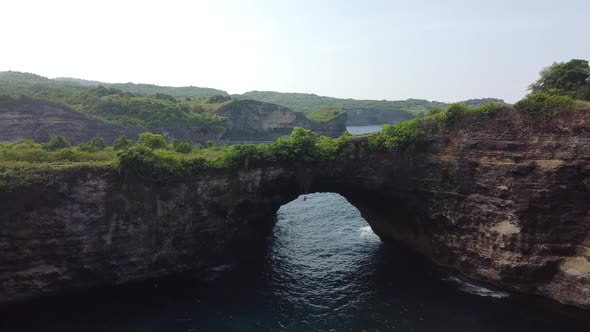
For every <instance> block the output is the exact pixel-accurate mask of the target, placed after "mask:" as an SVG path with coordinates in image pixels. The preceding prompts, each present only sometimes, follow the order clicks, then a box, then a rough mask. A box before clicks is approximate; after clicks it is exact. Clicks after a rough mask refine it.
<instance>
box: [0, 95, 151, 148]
mask: <svg viewBox="0 0 590 332" xmlns="http://www.w3.org/2000/svg"><path fill="white" fill-rule="evenodd" d="M140 132H143V131H140V130H139V129H137V128H132V127H125V126H121V125H116V124H111V123H106V122H103V121H101V120H98V119H95V118H91V117H89V116H86V115H84V114H81V113H78V112H75V111H72V110H69V109H67V108H65V107H63V106H59V105H55V104H51V103H45V102H35V101H26V102H18V103H2V102H0V141H18V140H22V139H27V138H30V139H33V140H35V141H37V142H41V143H44V142H47V141H48V140H49V138H51V137H52V136H56V135H61V136H64V137H66V138H67V139H69V140H70V141H71V142H72V143H74V144H78V143H81V142H84V141H88V140H90V139H92V138H94V137H97V136H100V137H102V138H104V140H105V141H106V142H107V143H108V144H111V143H112V142H113V141H114V140H115V139H116V138H117V137H118V136H120V135H127V136H130V137H134V136H137V134H138V133H140Z"/></svg>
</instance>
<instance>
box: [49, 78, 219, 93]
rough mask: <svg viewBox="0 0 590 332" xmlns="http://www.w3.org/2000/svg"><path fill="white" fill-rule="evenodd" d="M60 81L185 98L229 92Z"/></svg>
mask: <svg viewBox="0 0 590 332" xmlns="http://www.w3.org/2000/svg"><path fill="white" fill-rule="evenodd" d="M54 80H55V81H58V82H63V83H67V84H71V85H81V86H90V87H96V86H99V85H102V86H104V87H109V88H115V89H118V90H121V91H123V92H130V93H137V94H145V95H152V94H157V93H163V94H167V95H170V96H173V97H178V98H183V97H190V98H209V97H212V96H215V95H221V96H227V95H228V93H227V92H225V91H223V90H217V89H211V88H199V87H196V86H183V87H172V86H159V85H154V84H141V83H139V84H138V83H105V82H99V81H89V80H82V79H79V78H69V77H58V78H56V79H54Z"/></svg>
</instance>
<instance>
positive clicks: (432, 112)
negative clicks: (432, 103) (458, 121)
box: [426, 108, 443, 116]
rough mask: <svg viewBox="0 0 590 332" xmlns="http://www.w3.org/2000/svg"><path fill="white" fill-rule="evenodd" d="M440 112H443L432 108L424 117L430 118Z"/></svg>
mask: <svg viewBox="0 0 590 332" xmlns="http://www.w3.org/2000/svg"><path fill="white" fill-rule="evenodd" d="M442 112H443V110H441V109H440V108H433V109H430V110H428V114H426V116H432V115H436V114H440V113H442Z"/></svg>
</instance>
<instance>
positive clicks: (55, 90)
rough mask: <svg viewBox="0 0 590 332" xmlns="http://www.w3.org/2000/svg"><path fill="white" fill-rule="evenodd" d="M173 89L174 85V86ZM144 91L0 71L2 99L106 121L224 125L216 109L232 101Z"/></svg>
mask: <svg viewBox="0 0 590 332" xmlns="http://www.w3.org/2000/svg"><path fill="white" fill-rule="evenodd" d="M172 89H173V88H172ZM215 99H218V98H211V99H209V98H193V97H183V98H177V97H174V96H171V95H168V94H163V93H155V94H140V93H133V92H126V91H123V90H120V89H117V88H113V87H105V86H102V85H100V86H94V85H89V84H77V83H73V82H64V81H60V80H51V79H47V78H45V77H42V76H38V75H34V74H28V73H18V72H0V101H4V102H17V101H19V100H37V101H44V102H50V103H54V104H58V105H62V106H65V107H67V108H70V109H72V110H74V111H77V112H80V113H84V114H87V115H89V116H92V117H95V118H98V119H101V120H104V121H106V122H111V123H117V124H126V125H133V126H137V127H142V128H145V129H153V128H155V129H157V128H161V127H165V126H167V125H171V124H174V123H183V124H193V125H202V126H214V127H220V126H222V125H223V124H224V123H225V118H224V117H221V116H218V115H217V114H216V110H217V109H218V108H219V107H221V106H222V105H224V104H227V103H228V102H229V101H228V100H224V101H223V102H211V100H214V101H215Z"/></svg>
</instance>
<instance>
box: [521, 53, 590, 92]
mask: <svg viewBox="0 0 590 332" xmlns="http://www.w3.org/2000/svg"><path fill="white" fill-rule="evenodd" d="M540 76H541V77H540V78H539V80H537V82H535V83H533V84H531V85H530V87H529V89H530V90H531V91H532V92H533V93H534V92H544V93H550V94H556V95H566V96H570V97H572V98H576V99H585V100H590V66H589V65H588V61H587V60H579V59H573V60H570V61H568V62H556V63H554V64H552V65H551V66H549V67H547V68H545V69H543V70H542V71H541V73H540Z"/></svg>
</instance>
